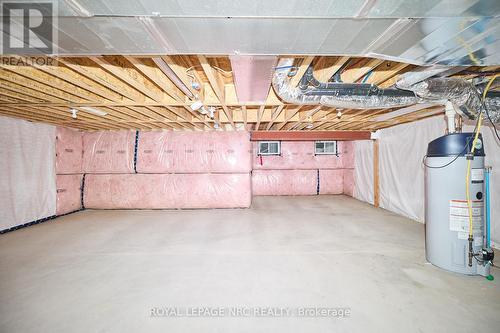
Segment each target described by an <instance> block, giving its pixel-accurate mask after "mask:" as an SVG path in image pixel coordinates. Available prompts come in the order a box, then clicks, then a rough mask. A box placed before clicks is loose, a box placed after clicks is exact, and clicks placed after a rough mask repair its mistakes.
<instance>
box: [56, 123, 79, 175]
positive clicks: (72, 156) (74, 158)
mask: <svg viewBox="0 0 500 333" xmlns="http://www.w3.org/2000/svg"><path fill="white" fill-rule="evenodd" d="M82 138H83V133H82V132H79V131H77V130H73V129H69V128H64V127H57V129H56V173H57V174H74V173H82V160H83V139H82Z"/></svg>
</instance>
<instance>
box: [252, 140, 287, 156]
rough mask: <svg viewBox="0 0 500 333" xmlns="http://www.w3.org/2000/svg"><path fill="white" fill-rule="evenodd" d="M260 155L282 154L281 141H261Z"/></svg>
mask: <svg viewBox="0 0 500 333" xmlns="http://www.w3.org/2000/svg"><path fill="white" fill-rule="evenodd" d="M258 155H281V142H280V141H259V152H258Z"/></svg>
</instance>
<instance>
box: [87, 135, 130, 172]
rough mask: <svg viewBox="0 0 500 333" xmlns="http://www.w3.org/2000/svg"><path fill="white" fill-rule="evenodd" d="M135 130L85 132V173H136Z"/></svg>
mask: <svg viewBox="0 0 500 333" xmlns="http://www.w3.org/2000/svg"><path fill="white" fill-rule="evenodd" d="M134 146H135V131H116V132H111V131H108V132H85V133H84V134H83V171H84V173H134Z"/></svg>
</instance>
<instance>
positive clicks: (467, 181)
mask: <svg viewBox="0 0 500 333" xmlns="http://www.w3.org/2000/svg"><path fill="white" fill-rule="evenodd" d="M499 76H500V74H497V75H495V76H493V77H492V78H491V79H490V81H489V82H488V84H487V85H486V87H485V88H484V91H483V96H482V99H481V101H482V103H483V107H484V109H486V105H485V103H484V100H485V98H486V94H487V93H488V90H489V89H490V87H491V85H492V84H493V81H495V79H496V78H497V77H499ZM482 115H483V114H482V110H481V111H480V112H479V115H478V122H477V128H476V134H475V136H474V140H473V141H472V147H471V150H470V155H472V156H474V151H475V149H476V142H477V140H478V137H479V133H480V132H481V124H482V119H483V116H482ZM471 164H472V160H471V159H467V174H466V177H465V195H466V198H467V209H468V211H469V247H471V245H470V244H471V240H472V239H473V217H472V201H471V198H470V173H471ZM469 251H472V248H470V249H469Z"/></svg>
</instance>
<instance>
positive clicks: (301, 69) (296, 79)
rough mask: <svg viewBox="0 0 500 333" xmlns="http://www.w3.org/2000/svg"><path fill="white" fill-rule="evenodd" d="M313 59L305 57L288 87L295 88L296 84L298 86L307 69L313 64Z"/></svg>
mask: <svg viewBox="0 0 500 333" xmlns="http://www.w3.org/2000/svg"><path fill="white" fill-rule="evenodd" d="M313 60H314V57H305V58H304V60H302V62H301V63H300V66H299V69H298V70H297V73H296V74H295V76H294V77H292V79H291V80H290V87H295V86H297V84H299V82H300V80H301V79H302V77H303V76H304V74H305V73H306V71H307V69H308V68H309V66H310V65H311V63H312V62H313Z"/></svg>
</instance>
